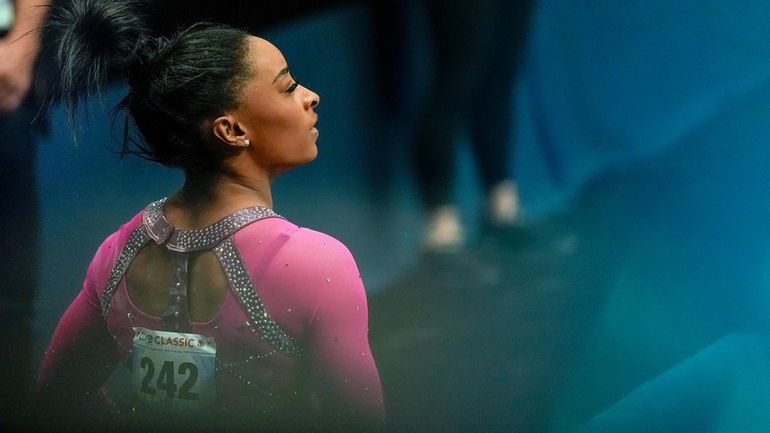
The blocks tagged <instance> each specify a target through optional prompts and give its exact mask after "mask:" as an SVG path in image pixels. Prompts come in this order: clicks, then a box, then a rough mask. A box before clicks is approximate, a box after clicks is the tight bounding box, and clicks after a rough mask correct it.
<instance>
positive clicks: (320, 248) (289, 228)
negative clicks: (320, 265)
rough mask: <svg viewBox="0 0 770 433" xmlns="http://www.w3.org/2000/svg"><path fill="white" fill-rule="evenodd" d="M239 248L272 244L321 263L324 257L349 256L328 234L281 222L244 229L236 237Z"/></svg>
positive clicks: (267, 220)
mask: <svg viewBox="0 0 770 433" xmlns="http://www.w3.org/2000/svg"><path fill="white" fill-rule="evenodd" d="M237 237H238V241H239V244H243V243H248V244H256V245H264V244H266V243H272V244H273V245H274V247H277V248H279V249H281V250H284V251H285V252H299V253H303V254H311V255H312V256H315V257H316V258H317V259H321V258H322V257H319V256H318V255H317V254H323V255H330V254H331V255H335V256H338V255H345V256H349V255H350V250H349V249H348V247H347V246H346V245H345V244H344V243H343V242H342V241H340V240H339V239H337V238H335V237H334V236H331V235H329V234H327V233H324V232H321V231H318V230H314V229H311V228H308V227H302V226H298V225H297V224H294V223H293V222H291V221H289V220H286V219H284V218H266V219H264V220H262V221H260V223H259V224H251V225H249V226H247V227H244V229H242V230H241V231H240V232H239V233H238V234H237Z"/></svg>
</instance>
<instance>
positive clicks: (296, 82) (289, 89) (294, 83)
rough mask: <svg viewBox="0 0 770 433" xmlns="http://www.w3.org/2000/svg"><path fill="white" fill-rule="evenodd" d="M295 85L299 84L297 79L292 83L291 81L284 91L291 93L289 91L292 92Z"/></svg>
mask: <svg viewBox="0 0 770 433" xmlns="http://www.w3.org/2000/svg"><path fill="white" fill-rule="evenodd" d="M297 86H299V81H294V82H293V83H291V86H289V88H288V89H286V93H291V92H293V91H294V89H296V88H297Z"/></svg>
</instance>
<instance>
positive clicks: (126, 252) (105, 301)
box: [99, 226, 150, 317]
mask: <svg viewBox="0 0 770 433" xmlns="http://www.w3.org/2000/svg"><path fill="white" fill-rule="evenodd" d="M149 240H150V237H149V236H148V235H147V232H146V231H145V229H144V227H143V226H139V227H137V228H136V229H135V230H134V231H133V233H131V236H130V237H129V238H128V241H127V242H126V245H125V246H124V247H123V250H122V251H121V252H120V256H118V260H117V261H115V265H114V266H113V267H112V271H110V276H109V277H108V278H107V284H106V285H105V286H104V291H103V292H102V296H101V297H100V298H99V304H100V306H101V308H102V316H103V317H106V316H107V313H108V312H109V311H110V300H111V299H112V295H113V294H114V293H115V289H116V288H117V287H118V282H120V279H121V278H123V274H124V273H125V272H126V269H128V265H130V264H131V261H132V260H134V256H136V253H137V252H138V251H139V250H140V249H141V248H142V246H144V244H145V243H146V242H147V241H149Z"/></svg>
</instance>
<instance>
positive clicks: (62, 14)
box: [49, 0, 148, 109]
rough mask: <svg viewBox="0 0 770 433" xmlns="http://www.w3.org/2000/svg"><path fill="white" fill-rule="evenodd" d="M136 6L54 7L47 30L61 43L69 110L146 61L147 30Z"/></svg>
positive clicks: (102, 1)
mask: <svg viewBox="0 0 770 433" xmlns="http://www.w3.org/2000/svg"><path fill="white" fill-rule="evenodd" d="M138 5H139V4H138V3H137V2H134V1H127V0H123V1H119V0H72V1H71V2H69V3H68V4H65V5H62V6H61V7H58V8H55V9H53V11H52V13H51V17H50V19H49V27H50V30H51V31H53V32H54V33H55V34H54V37H55V40H57V41H58V43H57V47H56V56H57V60H58V63H59V67H60V73H61V76H60V91H61V93H62V97H63V100H64V102H65V104H67V106H68V107H70V108H71V109H74V106H75V104H76V102H77V100H78V99H79V98H80V97H82V96H85V95H87V94H88V93H90V92H91V91H93V90H97V89H100V88H101V87H102V86H103V85H104V84H105V83H106V82H107V81H108V80H109V79H112V78H116V77H122V76H125V74H126V72H127V71H128V70H129V69H130V66H131V64H132V63H134V62H135V61H136V60H137V59H138V58H141V57H143V56H142V54H143V53H141V50H142V48H143V47H145V46H147V40H148V36H147V34H148V29H147V27H146V25H145V24H144V20H143V19H142V17H141V16H140V14H139V13H138V11H137V10H138Z"/></svg>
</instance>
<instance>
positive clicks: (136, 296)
mask: <svg viewBox="0 0 770 433" xmlns="http://www.w3.org/2000/svg"><path fill="white" fill-rule="evenodd" d="M137 9H138V8H137V7H136V6H135V5H134V4H132V3H131V2H118V1H105V0H74V1H73V2H71V4H69V5H67V6H66V8H62V9H54V10H53V11H52V13H51V16H50V19H49V21H50V26H51V28H53V29H54V30H55V31H56V32H57V34H58V37H59V46H58V57H59V63H60V66H61V91H62V97H63V100H64V102H65V104H67V105H69V109H70V112H71V113H72V112H74V111H73V110H75V108H76V105H77V103H78V101H79V100H80V99H82V98H83V97H84V96H87V95H88V94H89V93H90V92H93V91H97V90H98V89H99V88H100V87H101V85H102V84H103V83H104V81H105V77H106V76H107V75H108V74H115V73H118V74H123V75H124V76H125V77H126V78H127V80H128V83H129V86H128V93H127V95H126V96H125V98H124V99H123V100H122V102H121V103H120V105H119V106H118V109H119V110H122V111H123V112H124V113H125V116H126V119H127V120H126V126H125V128H126V129H125V131H124V135H123V137H124V142H123V146H124V151H126V152H128V153H135V154H138V155H140V156H142V157H145V158H147V159H150V160H153V161H156V162H158V163H160V164H163V165H166V166H169V167H174V168H178V169H180V170H182V171H183V172H184V175H185V182H184V185H183V186H182V187H181V189H180V190H179V191H177V192H175V193H173V194H171V195H169V196H168V197H167V198H162V199H160V200H157V201H155V202H153V203H150V204H148V205H147V207H146V208H145V209H143V210H141V211H140V212H139V213H138V214H137V215H136V216H134V217H133V218H131V219H130V220H129V221H128V222H126V223H125V224H124V225H122V226H121V227H120V228H119V229H118V230H117V231H116V232H115V233H113V234H112V235H110V236H109V237H107V239H106V240H105V241H104V242H103V243H102V245H101V246H100V247H99V248H98V250H97V252H96V254H95V256H94V258H93V260H92V262H91V264H90V266H89V267H88V270H87V273H86V277H85V281H84V284H83V288H82V290H81V292H80V293H79V294H78V295H77V297H76V299H75V300H74V301H73V302H72V303H71V305H70V306H69V308H68V309H67V311H66V312H65V313H64V315H63V316H62V318H61V319H60V321H59V324H58V326H57V328H56V331H55V332H54V335H53V337H52V340H51V343H50V345H49V348H48V351H47V352H46V355H45V356H44V359H43V361H42V365H41V370H40V376H39V380H38V388H39V394H40V396H41V399H42V401H43V402H45V403H46V404H51V405H53V406H55V407H56V409H57V410H56V411H55V413H59V414H67V416H69V417H71V418H72V420H73V421H74V422H77V423H80V424H84V425H88V422H89V421H90V420H91V417H92V416H94V415H93V413H94V410H93V408H94V407H97V406H98V405H100V404H103V403H104V402H105V399H104V393H103V392H101V389H102V388H103V386H104V384H105V382H106V381H107V379H108V378H109V376H110V374H111V373H112V371H113V370H114V369H115V368H116V366H118V365H120V364H124V365H126V366H128V368H129V369H130V371H131V373H130V375H131V380H130V388H131V390H130V395H131V398H130V401H131V404H130V405H129V407H120V408H117V409H115V410H119V413H120V415H119V416H121V417H124V418H122V419H126V420H128V422H140V423H146V424H153V423H162V422H164V421H163V420H169V419H171V420H174V421H173V422H177V421H178V420H180V419H181V420H195V422H204V423H205V422H209V423H213V424H216V425H219V424H222V425H227V426H230V427H233V426H234V427H243V428H249V429H251V428H254V427H255V426H258V425H259V426H266V427H268V428H270V429H271V430H270V431H274V430H281V429H285V430H288V431H291V430H296V429H301V428H310V429H314V428H318V429H321V430H323V429H324V427H325V426H328V427H330V428H331V427H333V426H338V427H341V428H345V427H363V428H366V429H367V430H368V429H370V428H371V427H373V426H378V425H381V424H380V423H381V421H382V418H383V414H384V407H383V400H382V391H381V386H380V380H379V376H378V373H377V369H376V366H375V362H374V359H373V358H372V354H371V350H370V348H369V342H368V328H367V322H368V318H367V314H368V312H367V311H368V310H367V303H366V294H365V291H364V287H363V283H362V281H361V278H360V275H359V273H358V270H357V267H356V264H355V261H354V260H353V257H352V256H351V254H350V252H349V251H348V249H347V248H346V247H345V246H344V245H343V244H342V243H340V242H339V241H337V240H336V239H334V238H332V237H330V236H328V235H325V234H322V233H319V232H316V231H313V230H310V229H307V228H301V227H298V226H297V225H295V224H293V223H291V222H289V221H287V220H286V219H284V218H283V217H281V216H280V215H278V214H277V213H276V212H274V211H273V199H272V194H271V181H272V180H273V179H274V178H275V177H276V176H277V175H279V174H281V173H283V172H285V171H286V170H288V169H290V168H292V167H295V166H298V165H301V164H304V163H307V162H310V161H312V160H313V159H315V157H316V154H317V152H318V150H317V147H316V140H317V138H318V130H317V129H316V127H315V125H316V122H317V119H318V116H317V114H316V113H315V108H316V107H317V105H318V103H319V96H318V95H317V94H316V93H314V92H313V91H311V90H309V89H307V88H305V87H304V86H302V85H300V84H299V83H298V82H297V81H296V80H295V79H294V78H293V77H292V74H291V72H290V70H289V68H288V65H287V63H286V60H285V58H284V57H283V55H282V53H281V52H280V50H279V49H278V48H276V47H275V46H274V45H272V44H271V43H270V42H268V41H267V40H265V39H261V38H258V37H255V36H251V35H249V34H248V33H246V32H244V31H241V30H238V29H234V28H231V27H228V26H224V25H215V24H196V25H193V26H191V27H189V28H186V29H183V30H181V31H179V32H178V33H177V34H176V35H174V36H172V37H169V38H163V37H154V36H151V35H150V33H149V31H148V30H147V29H146V28H145V26H144V25H143V21H142V18H141V16H140V14H139V13H138V10H137ZM135 131H138V132H135ZM125 391H126V393H127V392H128V390H125ZM103 406H105V407H107V409H106V410H107V412H109V411H110V410H112V409H110V407H109V405H108V404H103ZM94 420H96V418H94ZM169 423H170V424H168V425H166V427H170V428H175V427H176V425H175V424H173V423H171V421H169ZM198 425H199V424H198Z"/></svg>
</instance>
